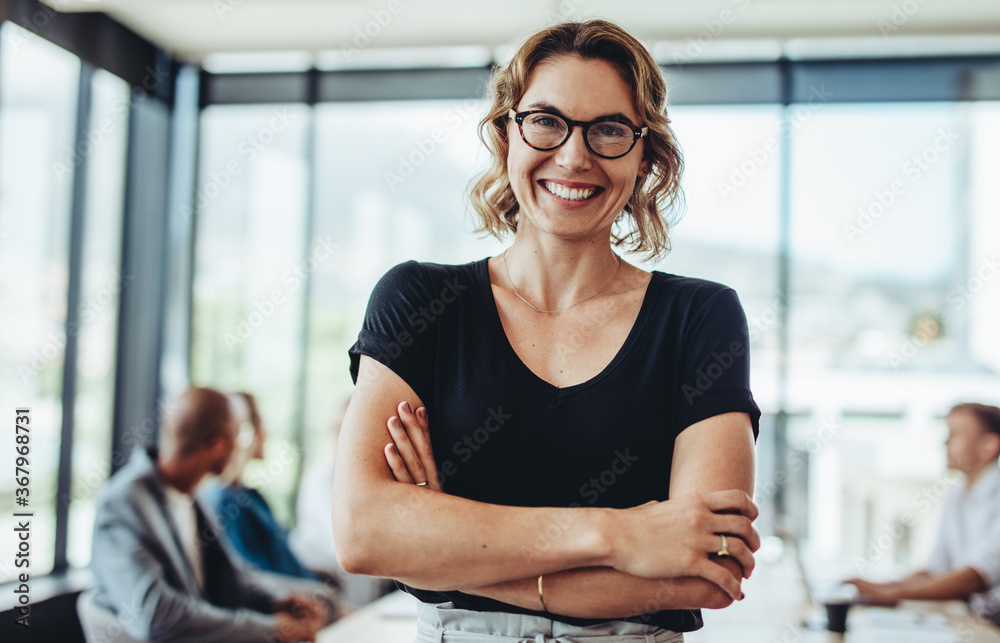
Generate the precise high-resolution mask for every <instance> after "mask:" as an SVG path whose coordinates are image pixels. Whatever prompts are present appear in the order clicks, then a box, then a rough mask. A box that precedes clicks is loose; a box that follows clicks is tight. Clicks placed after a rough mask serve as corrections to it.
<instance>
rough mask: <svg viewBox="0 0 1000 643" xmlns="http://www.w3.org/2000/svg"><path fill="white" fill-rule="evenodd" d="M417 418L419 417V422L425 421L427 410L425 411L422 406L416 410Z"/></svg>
mask: <svg viewBox="0 0 1000 643" xmlns="http://www.w3.org/2000/svg"><path fill="white" fill-rule="evenodd" d="M417 417H419V418H420V419H421V420H426V419H427V409H425V408H424V407H422V406H421V407H420V408H419V409H417Z"/></svg>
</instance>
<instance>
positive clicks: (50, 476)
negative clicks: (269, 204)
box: [0, 22, 80, 582]
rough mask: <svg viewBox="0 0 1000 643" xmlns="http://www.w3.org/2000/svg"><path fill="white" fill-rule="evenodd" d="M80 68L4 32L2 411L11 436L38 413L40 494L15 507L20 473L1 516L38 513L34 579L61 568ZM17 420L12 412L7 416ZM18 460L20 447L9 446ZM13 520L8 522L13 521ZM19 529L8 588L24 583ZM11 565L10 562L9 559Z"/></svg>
mask: <svg viewBox="0 0 1000 643" xmlns="http://www.w3.org/2000/svg"><path fill="white" fill-rule="evenodd" d="M79 78H80V61H79V60H78V59H77V58H76V56H73V55H72V54H69V53H67V52H66V51H64V50H62V49H60V48H59V47H56V46H54V45H52V44H50V43H48V42H47V41H45V40H42V39H40V38H38V37H37V36H35V35H33V34H31V33H29V32H27V31H25V30H23V29H21V28H20V27H18V26H16V25H14V24H12V23H10V22H4V23H3V26H2V27H0V141H3V145H0V274H2V275H3V276H4V277H3V279H0V329H2V331H0V401H2V403H0V408H2V409H3V412H4V414H5V417H4V421H5V423H6V428H5V430H4V435H7V436H10V435H12V433H11V432H10V431H11V429H10V428H9V427H11V426H12V425H13V421H14V417H13V411H14V409H16V408H23V407H30V408H31V430H30V443H29V444H30V449H31V452H30V456H29V458H30V460H29V462H30V465H29V467H30V471H31V474H30V496H29V504H28V506H26V507H17V508H15V506H14V497H15V496H14V476H13V475H7V476H4V477H3V478H2V479H0V513H2V514H3V515H4V516H6V517H9V516H11V514H12V513H13V512H14V511H30V512H33V513H34V517H33V522H32V542H31V546H32V547H31V548H32V558H31V569H32V572H33V573H38V574H42V573H45V572H47V571H49V570H50V569H51V568H52V562H53V552H54V550H55V545H54V536H55V506H56V497H55V496H56V480H57V470H58V466H59V444H60V431H61V427H62V400H61V395H62V376H63V373H62V371H63V359H64V348H65V346H66V326H65V324H66V293H67V285H68V281H69V267H68V247H69V222H70V208H71V199H72V187H73V170H72V168H69V169H68V170H67V171H66V172H63V168H62V167H61V163H62V162H63V161H64V159H65V156H66V154H67V152H68V151H69V152H71V151H72V149H73V147H74V145H73V143H74V137H75V130H76V114H77V89H78V85H79ZM7 414H9V415H7ZM0 453H3V454H4V462H7V463H13V461H14V450H13V440H12V439H8V440H5V441H4V444H3V445H0ZM6 520H7V518H5V521H6ZM13 537H14V532H13V531H11V530H10V529H5V530H4V534H3V536H2V539H3V542H5V543H7V545H6V546H4V548H3V552H4V553H3V554H2V556H3V559H4V561H3V564H0V582H5V581H10V580H12V579H13V578H14V577H15V573H14V572H15V571H16V568H15V567H14V566H13V564H9V563H12V561H13V555H14V552H16V551H17V547H16V543H14V542H13V541H12V540H11V539H12V538H13ZM8 559H9V560H8Z"/></svg>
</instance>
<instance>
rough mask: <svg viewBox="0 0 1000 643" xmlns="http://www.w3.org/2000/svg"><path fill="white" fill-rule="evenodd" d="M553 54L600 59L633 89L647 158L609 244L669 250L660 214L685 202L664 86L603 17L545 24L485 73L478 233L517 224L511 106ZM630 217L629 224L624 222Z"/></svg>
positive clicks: (509, 229) (656, 253)
mask: <svg viewBox="0 0 1000 643" xmlns="http://www.w3.org/2000/svg"><path fill="white" fill-rule="evenodd" d="M557 56H578V57H580V58H583V59H584V60H603V61H605V62H607V63H609V64H610V65H612V66H613V67H614V68H615V69H616V70H617V71H618V73H619V74H620V75H621V77H622V80H624V81H625V84H626V85H628V86H629V88H630V89H631V91H632V102H633V103H634V105H635V109H636V112H637V113H638V114H639V119H640V121H641V123H642V124H644V125H645V126H647V127H649V134H648V137H647V138H645V141H646V144H645V153H644V158H645V160H647V161H648V162H649V168H650V171H649V172H648V173H647V174H646V175H645V176H643V177H640V178H639V179H638V180H637V181H636V186H635V189H634V190H633V192H632V196H631V198H630V199H629V201H628V203H626V204H625V208H624V212H623V213H622V214H621V215H619V217H618V219H616V220H615V226H616V227H618V228H619V230H618V232H615V231H614V229H613V230H612V237H611V238H612V244H613V245H614V246H616V247H623V246H624V248H625V250H626V251H628V252H635V253H645V254H646V255H647V256H648V258H650V259H658V258H661V257H662V256H663V255H665V254H666V253H668V252H669V251H670V238H669V236H668V231H669V228H670V221H669V220H668V219H667V217H666V215H665V213H666V212H669V211H671V210H673V209H674V208H676V209H677V210H678V211H679V210H680V209H681V207H682V206H683V193H682V191H681V186H680V181H681V174H682V172H683V171H684V160H683V156H682V155H681V150H680V146H679V145H678V143H677V138H676V136H675V135H674V132H673V130H672V129H671V128H670V119H668V118H667V86H666V83H665V82H664V80H663V74H662V73H661V72H660V68H659V67H658V66H657V64H656V62H655V61H654V60H653V57H652V56H650V54H649V52H648V51H647V50H646V48H645V47H643V46H642V43H640V42H639V41H638V40H636V39H635V38H633V37H632V36H631V35H629V34H628V33H627V32H626V31H625V30H624V29H622V28H621V27H619V26H618V25H616V24H614V23H611V22H608V21H606V20H590V21H587V22H569V23H564V24H559V25H555V26H553V27H549V28H548V29H544V30H542V31H540V32H538V33H536V34H534V35H532V36H531V37H529V38H528V39H527V40H526V41H525V42H524V43H523V44H522V45H521V46H520V47H519V48H518V50H517V53H515V54H514V57H513V58H511V60H510V62H508V63H507V64H506V65H505V66H503V67H499V68H496V69H495V70H494V71H493V74H492V75H491V77H490V81H489V84H488V85H487V88H486V95H487V97H488V99H489V101H490V103H491V106H490V110H489V112H488V113H487V114H486V116H484V117H483V120H481V121H480V122H479V140H481V141H482V142H483V144H484V145H485V146H486V148H487V149H488V150H489V152H490V155H491V156H492V161H491V162H490V165H489V167H488V168H486V170H484V171H483V173H482V174H481V175H479V176H478V177H477V178H475V179H474V180H473V183H472V189H471V194H470V204H471V206H472V207H473V209H474V210H475V212H476V214H477V215H478V216H479V218H480V225H479V227H478V228H476V230H475V231H476V232H479V233H485V234H490V235H493V236H494V237H496V238H497V239H501V240H502V239H503V237H504V236H505V235H506V234H507V233H514V232H516V231H517V214H518V211H519V209H520V206H519V204H518V203H517V199H516V198H515V196H514V191H513V190H512V189H511V185H510V178H509V177H508V175H507V152H508V146H509V141H508V140H507V123H508V118H509V117H508V112H509V111H510V110H511V109H512V108H514V107H515V106H516V105H517V103H518V101H520V100H521V97H522V96H523V95H524V91H525V89H526V88H527V85H528V79H529V77H530V76H531V72H532V71H533V70H534V69H535V68H536V67H537V66H538V65H539V64H541V63H543V62H545V61H547V60H549V59H551V58H555V57H557ZM626 216H627V217H628V219H629V221H627V223H629V224H630V225H628V226H627V227H628V228H631V229H624V228H626V226H624V225H622V223H621V221H622V219H624V218H625V217H626Z"/></svg>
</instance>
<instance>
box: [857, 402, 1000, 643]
mask: <svg viewBox="0 0 1000 643" xmlns="http://www.w3.org/2000/svg"><path fill="white" fill-rule="evenodd" d="M947 422H948V439H947V441H946V442H945V445H946V447H947V449H948V466H949V467H950V468H952V469H956V470H958V471H960V472H962V473H963V474H965V476H964V477H965V480H964V484H960V485H958V486H957V487H956V488H955V489H952V491H951V492H950V494H949V495H948V497H947V499H946V501H945V505H944V511H943V513H942V517H941V526H940V529H939V531H938V538H937V543H936V544H935V546H934V549H933V551H932V552H931V555H930V559H929V560H928V562H927V565H926V568H925V569H923V570H921V571H918V572H916V573H915V574H911V575H910V576H907V577H906V578H904V579H902V580H899V581H895V582H891V583H872V582H868V581H865V580H862V579H858V578H855V579H851V580H849V581H848V582H849V583H852V584H854V585H855V586H857V588H858V591H859V592H860V594H861V596H862V597H863V598H866V599H869V600H872V601H874V602H894V601H898V600H953V599H962V600H965V601H967V602H968V603H969V606H970V607H971V608H972V609H973V610H974V611H975V612H977V613H979V614H981V615H982V616H984V617H986V618H988V619H990V620H992V621H993V622H994V623H996V624H998V625H1000V467H998V466H997V459H998V458H1000V408H997V407H995V406H987V405H985V404H958V405H956V406H955V407H954V408H952V410H951V411H950V412H949V413H948V417H947Z"/></svg>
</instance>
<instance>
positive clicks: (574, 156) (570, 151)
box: [555, 127, 591, 172]
mask: <svg viewBox="0 0 1000 643" xmlns="http://www.w3.org/2000/svg"><path fill="white" fill-rule="evenodd" d="M583 134H584V132H583V128H582V127H573V131H572V132H570V133H569V140H567V141H566V142H565V143H563V144H562V146H561V147H560V148H559V149H557V150H556V158H555V162H556V164H557V165H559V166H560V167H563V168H565V169H567V170H569V171H570V172H586V171H587V170H589V169H590V165H591V157H590V150H589V149H588V148H587V143H586V141H584V138H583Z"/></svg>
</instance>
